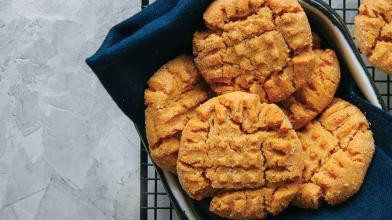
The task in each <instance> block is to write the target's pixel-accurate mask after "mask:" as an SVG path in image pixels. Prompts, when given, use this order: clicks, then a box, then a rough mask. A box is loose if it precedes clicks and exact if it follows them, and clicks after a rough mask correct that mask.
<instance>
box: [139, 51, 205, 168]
mask: <svg viewBox="0 0 392 220" xmlns="http://www.w3.org/2000/svg"><path fill="white" fill-rule="evenodd" d="M200 79H201V77H200V74H199V73H198V71H197V69H196V67H195V64H194V62H193V60H192V57H190V56H186V55H182V56H179V57H177V58H175V59H173V60H171V61H170V62H168V63H167V64H165V65H164V66H162V67H161V68H160V69H159V70H158V71H157V72H156V73H154V75H153V76H151V78H150V79H149V80H148V82H147V83H148V88H147V89H146V91H145V93H144V99H145V103H146V105H147V109H146V111H145V116H146V118H145V120H146V135H147V140H148V145H149V149H150V153H151V157H152V159H153V160H154V162H155V163H156V164H157V165H158V166H159V167H161V168H162V169H164V170H168V171H171V172H173V173H175V172H176V166H177V155H178V147H179V145H180V138H181V132H182V130H183V128H184V126H185V124H186V122H187V121H188V120H189V118H190V117H191V115H192V114H193V111H194V109H195V108H196V107H198V106H199V105H200V104H201V103H203V102H204V101H205V100H207V99H208V97H209V90H208V89H207V87H206V85H205V84H203V83H202V82H201V80H200Z"/></svg>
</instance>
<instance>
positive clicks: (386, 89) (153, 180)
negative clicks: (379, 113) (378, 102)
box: [140, 0, 392, 220]
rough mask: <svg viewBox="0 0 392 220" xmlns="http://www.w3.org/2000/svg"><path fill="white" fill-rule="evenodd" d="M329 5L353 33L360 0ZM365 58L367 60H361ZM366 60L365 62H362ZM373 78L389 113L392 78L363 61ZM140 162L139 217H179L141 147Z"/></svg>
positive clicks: (330, 1)
mask: <svg viewBox="0 0 392 220" xmlns="http://www.w3.org/2000/svg"><path fill="white" fill-rule="evenodd" d="M323 1H324V2H325V3H327V4H329V5H330V6H331V7H332V8H333V9H335V10H336V11H337V13H338V14H339V15H340V16H341V17H342V18H343V20H344V22H345V23H346V25H347V26H348V28H349V30H350V32H351V35H352V36H354V17H355V15H357V11H358V7H359V5H360V4H361V2H362V0H343V1H342V0H323ZM141 3H142V9H143V8H144V7H146V6H147V5H148V4H149V0H141ZM364 60H366V59H364ZM365 62H366V61H365ZM366 64H367V68H368V70H369V73H371V75H372V79H373V81H374V82H375V83H376V86H377V87H378V89H379V91H380V93H381V96H382V97H383V99H384V101H385V103H386V105H387V107H388V110H389V111H390V112H392V94H391V84H392V81H391V78H390V76H389V75H386V74H384V73H381V72H380V71H378V70H376V69H375V68H374V67H373V66H372V65H371V64H370V63H366ZM140 156H141V160H140V161H141V163H140V219H143V220H145V219H154V220H157V219H165V220H166V219H170V220H172V219H178V217H177V214H176V212H175V210H174V208H173V206H172V204H171V203H170V200H169V198H168V196H167V194H166V192H165V190H164V189H163V186H162V184H161V181H160V179H159V176H158V174H157V173H156V172H155V168H154V165H153V164H152V163H151V160H150V158H149V156H148V153H147V152H146V150H145V149H144V148H143V146H141V155H140Z"/></svg>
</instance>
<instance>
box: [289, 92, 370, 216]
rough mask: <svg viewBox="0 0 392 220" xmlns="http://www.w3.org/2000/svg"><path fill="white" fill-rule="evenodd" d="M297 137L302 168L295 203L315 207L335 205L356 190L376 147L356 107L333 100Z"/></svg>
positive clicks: (303, 206) (363, 117)
mask: <svg viewBox="0 0 392 220" xmlns="http://www.w3.org/2000/svg"><path fill="white" fill-rule="evenodd" d="M298 136H299V137H300V140H301V142H302V147H303V151H304V161H305V168H304V171H303V176H302V181H303V184H302V186H301V189H300V190H299V192H298V194H297V196H296V197H295V199H294V200H293V204H294V205H296V206H298V207H302V208H312V209H316V208H318V207H319V206H320V203H321V201H322V200H325V201H326V202H327V203H328V204H330V205H336V204H339V203H342V202H344V201H346V200H347V199H348V198H350V197H351V196H353V195H354V194H355V193H356V192H358V190H359V188H360V187H361V185H362V182H363V179H364V177H365V175H366V171H367V168H368V167H369V164H370V162H371V160H372V157H373V154H374V148H375V147H374V140H373V135H372V132H371V131H370V130H369V124H368V122H367V120H366V118H365V116H364V115H363V114H362V112H361V111H360V110H359V109H358V108H357V107H355V106H354V105H352V104H350V103H348V102H346V101H343V100H341V99H334V101H333V102H332V104H331V106H330V107H328V109H327V110H325V112H324V113H323V114H322V115H321V116H320V118H318V119H317V120H314V121H313V122H312V123H310V124H309V125H307V126H306V129H305V130H304V131H301V132H299V133H298Z"/></svg>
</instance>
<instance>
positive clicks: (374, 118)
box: [87, 0, 392, 220]
mask: <svg viewBox="0 0 392 220" xmlns="http://www.w3.org/2000/svg"><path fill="white" fill-rule="evenodd" d="M209 3H210V0H157V1H156V2H155V3H153V4H152V5H150V6H149V7H147V8H145V9H144V10H143V11H141V12H140V13H138V14H136V15H135V16H133V17H131V18H129V19H128V20H126V21H124V22H122V23H120V24H118V25H116V26H115V27H113V28H112V29H111V30H110V32H109V34H108V36H107V37H106V39H105V41H104V42H103V44H102V46H101V47H100V49H99V50H98V51H97V52H96V54H95V55H93V56H92V57H90V58H88V59H87V63H88V65H89V66H90V67H91V69H92V70H93V71H94V72H95V73H96V75H97V77H98V78H99V80H100V81H101V83H102V84H103V85H104V87H105V88H106V90H107V91H108V92H109V94H110V95H111V96H112V98H113V100H114V101H115V102H116V103H117V105H118V106H119V107H120V108H121V110H122V111H123V112H124V113H125V114H126V115H127V116H128V117H129V118H131V119H132V120H133V121H134V123H135V125H136V127H137V128H138V130H139V133H140V136H141V138H142V140H144V141H145V140H146V139H145V133H144V108H145V106H144V99H143V95H144V94H143V93H144V90H145V88H146V87H147V83H146V82H147V79H148V78H149V77H150V76H151V75H152V74H153V73H154V71H156V70H157V69H158V68H159V67H160V66H162V65H163V64H164V63H166V62H167V61H169V60H170V59H172V58H174V57H176V56H177V55H180V54H182V53H191V48H192V35H193V33H194V31H195V30H197V29H201V28H203V22H202V21H203V19H202V14H203V12H204V10H205V8H206V7H207V6H208V4H209ZM341 65H342V82H341V86H340V88H339V91H338V96H339V97H341V98H343V99H345V100H347V101H350V102H351V103H353V104H355V105H356V106H358V107H359V108H360V109H361V110H362V111H363V112H365V113H366V117H367V118H368V120H369V121H370V123H371V129H372V131H373V133H374V138H375V141H376V145H377V147H376V152H375V155H374V158H373V161H372V164H371V166H370V168H369V170H368V173H367V176H366V179H365V182H364V184H363V186H362V188H361V190H360V192H359V193H358V194H357V195H355V196H354V197H353V198H352V199H350V200H349V201H348V202H346V203H344V204H342V205H339V206H336V207H329V206H327V205H324V206H322V208H321V209H320V210H317V211H309V210H301V209H297V208H289V210H286V211H285V212H283V213H282V214H280V215H279V216H276V217H274V218H275V219H367V220H369V219H390V218H392V117H391V116H390V115H389V114H388V113H386V112H384V111H382V110H380V109H377V108H376V107H374V106H372V105H371V104H370V103H368V102H367V101H366V100H365V99H364V98H363V96H362V95H361V93H360V92H359V90H358V88H357V87H356V85H355V84H354V80H353V79H352V78H351V75H350V74H349V72H348V71H347V70H346V68H345V66H344V64H341ZM195 204H196V206H195V207H196V208H197V209H200V210H201V212H202V213H206V212H207V210H205V209H206V207H204V206H205V203H203V204H204V205H203V204H201V205H200V206H198V203H195ZM200 210H198V211H200ZM210 217H211V216H208V218H210Z"/></svg>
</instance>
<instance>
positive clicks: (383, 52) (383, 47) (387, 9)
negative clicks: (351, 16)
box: [355, 0, 392, 74]
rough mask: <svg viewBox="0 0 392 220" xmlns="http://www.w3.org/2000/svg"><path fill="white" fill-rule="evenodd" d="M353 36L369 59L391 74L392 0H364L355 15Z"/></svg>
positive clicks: (377, 66)
mask: <svg viewBox="0 0 392 220" xmlns="http://www.w3.org/2000/svg"><path fill="white" fill-rule="evenodd" d="M355 36H356V39H357V42H358V46H359V48H360V49H361V51H362V52H363V53H364V54H365V55H366V56H367V57H368V58H369V61H370V62H371V63H372V64H373V65H374V66H375V67H376V68H379V69H380V70H382V71H384V72H386V73H388V74H392V0H364V1H363V3H362V5H361V6H360V7H359V14H358V15H357V16H356V17H355Z"/></svg>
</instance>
